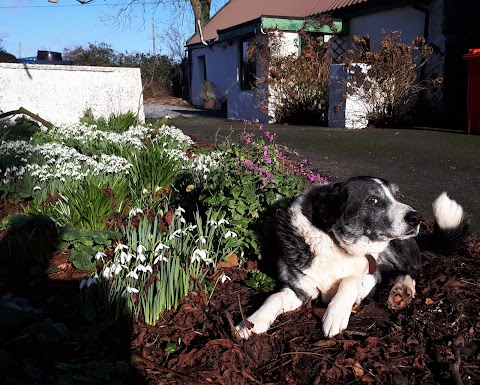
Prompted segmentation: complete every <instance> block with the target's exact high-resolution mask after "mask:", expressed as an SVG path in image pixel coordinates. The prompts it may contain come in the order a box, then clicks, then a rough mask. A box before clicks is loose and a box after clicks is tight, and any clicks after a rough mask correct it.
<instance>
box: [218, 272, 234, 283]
mask: <svg viewBox="0 0 480 385" xmlns="http://www.w3.org/2000/svg"><path fill="white" fill-rule="evenodd" d="M231 280H232V279H231V278H230V277H229V276H228V275H226V274H225V273H223V272H222V275H221V276H220V282H221V283H225V281H231Z"/></svg>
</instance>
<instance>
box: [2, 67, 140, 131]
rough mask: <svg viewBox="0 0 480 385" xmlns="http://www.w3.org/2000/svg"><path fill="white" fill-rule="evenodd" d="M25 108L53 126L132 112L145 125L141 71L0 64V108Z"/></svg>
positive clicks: (4, 109)
mask: <svg viewBox="0 0 480 385" xmlns="http://www.w3.org/2000/svg"><path fill="white" fill-rule="evenodd" d="M20 107H24V108H26V109H27V110H29V111H31V112H33V113H35V114H37V115H39V116H40V117H42V118H43V119H45V120H48V121H50V122H52V123H53V124H56V125H60V124H70V123H75V122H78V121H79V119H80V118H81V117H82V116H83V114H84V112H85V110H86V109H87V108H91V109H92V112H93V115H94V116H95V117H100V116H105V117H108V116H109V115H110V114H112V113H124V112H128V111H133V112H135V113H138V116H139V119H140V121H142V122H144V121H145V114H144V111H143V93H142V82H141V78H140V69H139V68H119V67H87V66H64V65H42V64H31V65H24V64H10V63H0V110H2V111H3V112H6V111H11V110H17V109H18V108H20Z"/></svg>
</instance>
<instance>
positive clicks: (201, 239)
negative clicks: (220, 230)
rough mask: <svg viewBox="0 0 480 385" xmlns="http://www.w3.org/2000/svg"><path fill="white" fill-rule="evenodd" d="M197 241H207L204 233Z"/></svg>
mask: <svg viewBox="0 0 480 385" xmlns="http://www.w3.org/2000/svg"><path fill="white" fill-rule="evenodd" d="M196 242H201V243H203V244H205V243H207V238H206V237H205V236H204V235H202V236H200V237H199V238H198V239H197V240H196Z"/></svg>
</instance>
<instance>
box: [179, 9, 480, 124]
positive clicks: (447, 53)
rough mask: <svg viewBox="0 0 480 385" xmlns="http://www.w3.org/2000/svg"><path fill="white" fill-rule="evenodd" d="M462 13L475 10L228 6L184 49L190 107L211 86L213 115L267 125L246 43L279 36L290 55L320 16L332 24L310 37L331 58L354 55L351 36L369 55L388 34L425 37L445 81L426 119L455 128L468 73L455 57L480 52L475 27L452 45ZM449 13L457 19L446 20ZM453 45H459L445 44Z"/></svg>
mask: <svg viewBox="0 0 480 385" xmlns="http://www.w3.org/2000/svg"><path fill="white" fill-rule="evenodd" d="M475 3H479V4H480V2H475ZM468 8H475V9H479V8H480V6H479V5H472V4H470V5H469V6H468V7H467V6H462V5H458V2H456V3H455V0H418V1H417V0H408V1H407V0H296V1H292V0H230V1H229V2H228V3H227V4H226V5H225V6H224V7H222V8H221V9H220V10H219V11H218V12H217V13H216V14H215V15H214V16H213V17H212V19H211V20H210V22H209V23H208V24H207V25H205V26H204V27H203V28H202V29H201V30H200V31H199V33H197V34H195V35H194V36H192V37H191V38H190V39H189V40H188V41H187V49H188V60H189V67H190V74H189V75H190V97H191V100H192V103H193V104H194V105H199V106H200V105H202V103H203V100H202V98H201V96H200V89H201V85H202V83H203V82H204V81H205V80H208V81H209V82H212V83H213V85H214V93H215V95H216V100H217V102H216V108H217V109H219V108H226V111H227V116H228V118H229V119H255V118H257V119H259V120H260V121H262V122H267V121H269V120H271V118H272V117H271V116H269V115H268V112H265V113H262V112H260V110H259V109H258V108H257V107H258V101H257V100H256V95H255V92H254V91H253V90H252V82H253V80H252V79H253V78H254V77H255V76H258V75H259V74H260V73H261V71H262V69H261V68H260V67H259V64H258V63H251V62H249V60H248V58H247V55H246V52H247V49H248V44H249V40H251V38H252V37H254V36H255V35H258V34H262V33H265V31H266V30H279V31H283V32H284V33H283V36H284V38H285V44H286V47H287V48H286V49H287V51H288V50H289V49H291V47H293V42H294V40H295V38H296V37H297V32H298V31H299V29H301V28H302V27H304V25H305V21H308V20H309V19H311V18H312V17H315V16H318V15H322V14H324V15H329V16H331V17H332V18H333V20H334V24H333V25H332V26H331V27H332V28H329V27H322V28H321V29H319V30H317V31H315V32H318V33H322V34H325V35H330V36H329V39H333V40H330V41H331V42H332V41H333V47H334V50H335V53H336V55H341V54H343V53H344V52H345V51H346V50H348V49H350V48H352V47H353V36H355V35H357V36H361V37H365V36H369V37H370V49H371V50H372V51H375V50H377V49H378V47H379V44H380V42H381V40H382V39H383V37H384V36H385V34H388V33H389V32H391V31H396V30H398V31H401V32H402V41H404V42H406V43H411V41H412V40H413V39H414V38H415V37H417V36H424V37H426V39H427V42H428V43H431V44H434V45H435V47H436V48H437V51H438V52H439V53H440V55H439V56H438V58H437V60H436V62H435V71H436V72H440V73H441V74H443V75H444V77H445V83H444V87H443V93H441V94H439V95H430V97H432V98H435V100H434V101H433V102H432V103H430V105H431V107H428V108H431V110H428V111H427V110H425V111H426V113H427V115H428V116H429V117H430V118H432V119H433V120H437V121H438V122H448V119H445V117H449V118H452V117H455V119H456V121H457V122H458V120H459V119H460V120H461V119H462V117H463V118H464V117H465V116H466V113H465V105H466V102H465V100H466V93H467V90H466V65H465V63H463V62H462V60H461V55H460V54H459V53H461V52H463V53H466V52H467V51H468V48H472V47H471V46H469V45H470V44H475V43H477V42H478V44H479V45H480V40H479V38H478V37H477V36H478V34H477V33H475V31H474V28H473V24H472V25H471V26H468V24H467V26H465V25H466V24H463V26H464V29H465V28H467V35H468V36H467V37H465V38H463V39H459V37H458V36H459V35H458V32H459V31H458V29H457V28H456V26H457V25H460V23H461V22H460V21H459V20H466V19H465V18H467V19H468V17H473V16H471V15H472V13H473V15H475V10H473V9H472V10H471V11H469V9H468ZM447 10H449V11H450V12H452V11H454V12H457V11H458V13H459V14H456V13H453V14H447V13H446V12H447ZM460 15H462V16H464V17H465V18H464V19H462V16H460ZM476 16H478V13H477V14H476ZM460 35H461V34H460ZM461 36H463V35H461ZM451 41H455V43H457V45H453V44H451V43H450V44H449V42H451ZM289 46H290V48H288V47H289ZM453 55H455V57H454V58H453V59H451V57H452V56H453ZM460 76H461V77H462V78H461V81H460V82H459V81H458V79H459V77H460ZM423 99H425V98H423ZM423 101H424V100H423ZM447 102H448V103H447Z"/></svg>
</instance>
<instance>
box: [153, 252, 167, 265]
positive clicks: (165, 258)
mask: <svg viewBox="0 0 480 385" xmlns="http://www.w3.org/2000/svg"><path fill="white" fill-rule="evenodd" d="M160 261H162V262H168V258H167V257H165V256H164V255H163V254H161V255H159V256H158V257H157V258H155V260H154V261H153V264H154V265H156V264H157V263H158V262H160Z"/></svg>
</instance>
